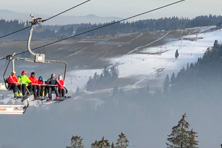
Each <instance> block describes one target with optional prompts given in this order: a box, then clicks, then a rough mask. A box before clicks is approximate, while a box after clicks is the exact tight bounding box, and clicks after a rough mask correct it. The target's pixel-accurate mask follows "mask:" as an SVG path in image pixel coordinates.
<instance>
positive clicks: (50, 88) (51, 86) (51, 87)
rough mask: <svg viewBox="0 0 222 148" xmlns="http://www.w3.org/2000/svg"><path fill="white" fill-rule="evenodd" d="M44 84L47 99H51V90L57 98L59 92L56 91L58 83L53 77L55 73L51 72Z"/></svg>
mask: <svg viewBox="0 0 222 148" xmlns="http://www.w3.org/2000/svg"><path fill="white" fill-rule="evenodd" d="M46 85H47V86H48V97H49V98H48V100H47V101H51V100H52V91H55V94H56V98H55V99H58V98H59V92H58V87H57V85H59V82H58V80H57V79H56V77H55V74H54V73H53V74H51V77H50V78H49V79H48V80H47V81H46Z"/></svg>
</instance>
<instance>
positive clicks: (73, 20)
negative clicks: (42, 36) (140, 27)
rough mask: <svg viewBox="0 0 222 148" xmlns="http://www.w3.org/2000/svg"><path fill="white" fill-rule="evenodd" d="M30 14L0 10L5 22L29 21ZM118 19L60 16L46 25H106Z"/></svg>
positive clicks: (90, 16)
mask: <svg viewBox="0 0 222 148" xmlns="http://www.w3.org/2000/svg"><path fill="white" fill-rule="evenodd" d="M29 15H30V14H29V13H27V14H23V13H18V12H13V11H9V10H0V19H4V20H19V21H23V22H25V21H27V20H30V17H29ZM33 15H34V16H35V17H42V18H49V17H50V16H46V15H40V14H33ZM120 19H121V18H118V17H100V16H96V15H94V14H89V15H87V16H58V17H57V18H56V19H52V20H50V21H48V22H46V23H44V24H45V25H67V24H81V23H92V24H95V23H105V22H110V21H114V20H120Z"/></svg>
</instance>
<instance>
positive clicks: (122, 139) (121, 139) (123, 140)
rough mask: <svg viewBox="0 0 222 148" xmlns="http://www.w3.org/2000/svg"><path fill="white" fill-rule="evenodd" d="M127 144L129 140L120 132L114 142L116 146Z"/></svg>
mask: <svg viewBox="0 0 222 148" xmlns="http://www.w3.org/2000/svg"><path fill="white" fill-rule="evenodd" d="M128 146H129V141H128V140H127V138H126V136H125V135H124V134H123V133H121V134H120V135H119V139H117V142H116V148H127V147H128Z"/></svg>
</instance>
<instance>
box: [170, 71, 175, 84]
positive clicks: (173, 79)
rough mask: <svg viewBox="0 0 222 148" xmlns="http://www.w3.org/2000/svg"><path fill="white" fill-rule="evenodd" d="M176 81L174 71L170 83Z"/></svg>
mask: <svg viewBox="0 0 222 148" xmlns="http://www.w3.org/2000/svg"><path fill="white" fill-rule="evenodd" d="M175 81H176V77H175V74H174V73H173V74H172V75H171V78H170V83H171V84H174V83H175Z"/></svg>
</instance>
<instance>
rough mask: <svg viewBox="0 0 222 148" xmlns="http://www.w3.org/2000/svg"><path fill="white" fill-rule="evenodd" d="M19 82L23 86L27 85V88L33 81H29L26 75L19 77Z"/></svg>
mask: <svg viewBox="0 0 222 148" xmlns="http://www.w3.org/2000/svg"><path fill="white" fill-rule="evenodd" d="M18 82H19V83H22V84H26V86H28V83H31V81H30V80H29V78H28V77H27V76H26V75H20V76H19V77H18Z"/></svg>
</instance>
